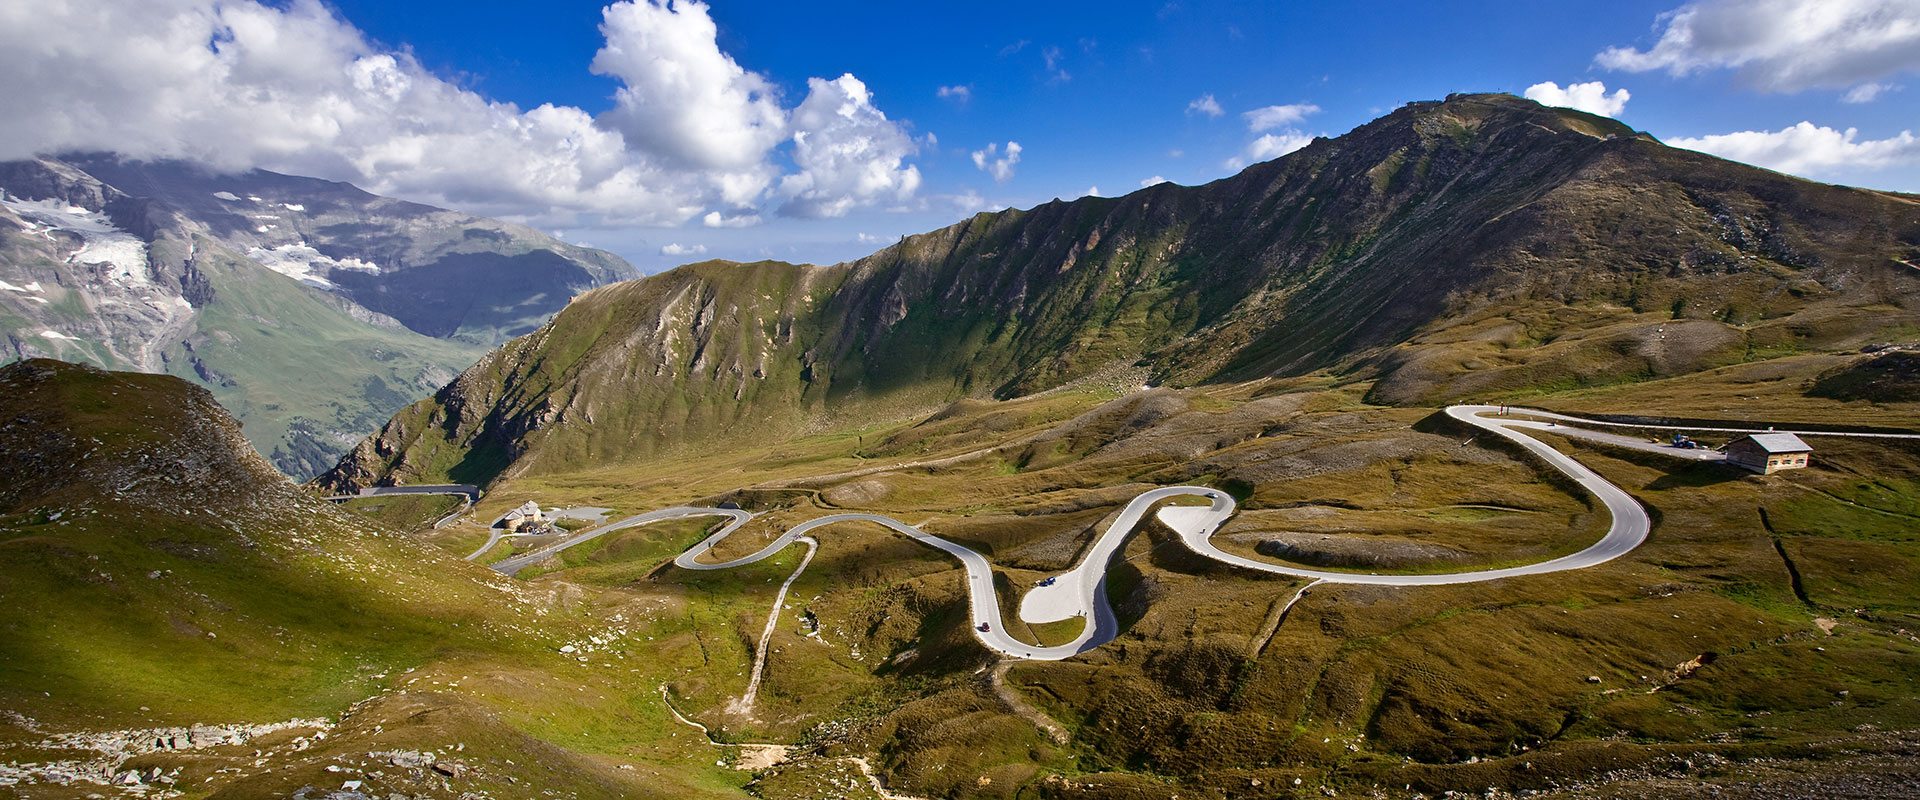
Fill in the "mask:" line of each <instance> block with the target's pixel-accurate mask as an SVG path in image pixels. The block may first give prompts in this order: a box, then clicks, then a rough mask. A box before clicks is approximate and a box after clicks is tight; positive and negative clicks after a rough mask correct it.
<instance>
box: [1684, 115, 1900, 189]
mask: <svg viewBox="0 0 1920 800" xmlns="http://www.w3.org/2000/svg"><path fill="white" fill-rule="evenodd" d="M1667 144H1670V145H1673V146H1674V147H1684V148H1687V149H1689V150H1698V151H1700V152H1702V153H1711V154H1713V155H1716V156H1720V157H1721V158H1728V159H1732V160H1734V161H1743V162H1746V163H1748V164H1753V165H1756V166H1761V167H1766V168H1768V169H1772V170H1778V171H1780V172H1790V173H1793V174H1795V175H1807V176H1817V175H1823V174H1833V173H1835V172H1838V171H1845V170H1856V169H1877V168H1881V167H1889V166H1894V165H1900V164H1920V138H1915V137H1914V135H1913V132H1912V131H1901V132H1900V134H1899V135H1897V136H1892V137H1888V138H1886V139H1868V140H1864V141H1863V140H1861V139H1860V138H1859V131H1857V130H1855V129H1853V128H1848V129H1846V130H1844V131H1841V130H1835V129H1833V128H1828V127H1825V126H1821V125H1815V124H1813V123H1811V122H1802V123H1799V124H1797V125H1794V126H1792V127H1788V128H1783V129H1781V130H1777V131H1739V132H1736V133H1722V134H1715V135H1711V136H1700V137H1680V138H1674V139H1668V140H1667Z"/></svg>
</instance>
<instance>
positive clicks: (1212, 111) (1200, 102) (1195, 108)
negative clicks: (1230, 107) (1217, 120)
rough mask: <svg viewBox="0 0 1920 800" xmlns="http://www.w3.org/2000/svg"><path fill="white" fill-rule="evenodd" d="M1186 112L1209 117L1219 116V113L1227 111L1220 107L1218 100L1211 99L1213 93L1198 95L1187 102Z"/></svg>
mask: <svg viewBox="0 0 1920 800" xmlns="http://www.w3.org/2000/svg"><path fill="white" fill-rule="evenodd" d="M1187 113H1188V114H1204V115H1206V116H1209V117H1219V116H1220V115H1222V114H1225V113H1227V112H1226V109H1223V108H1221V107H1220V101H1218V100H1215V99H1213V95H1211V94H1203V95H1200V96H1199V97H1198V98H1196V99H1195V100H1194V101H1193V102H1191V103H1188V104H1187Z"/></svg>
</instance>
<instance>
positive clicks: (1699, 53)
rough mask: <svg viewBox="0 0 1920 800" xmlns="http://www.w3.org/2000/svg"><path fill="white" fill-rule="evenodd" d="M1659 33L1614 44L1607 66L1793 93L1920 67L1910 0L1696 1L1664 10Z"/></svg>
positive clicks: (1919, 6)
mask: <svg viewBox="0 0 1920 800" xmlns="http://www.w3.org/2000/svg"><path fill="white" fill-rule="evenodd" d="M1656 25H1657V26H1658V27H1659V28H1660V38H1659V40H1658V41H1656V42H1654V44H1653V46H1651V47H1649V48H1647V49H1645V50H1641V49H1637V48H1633V47H1610V48H1607V49H1605V50H1602V51H1601V52H1600V53H1599V55H1597V56H1595V57H1594V61H1595V63H1597V64H1599V65H1600V66H1602V67H1606V68H1608V69H1618V70H1626V71H1629V72H1647V71H1652V70H1665V71H1666V72H1668V73H1669V74H1672V75H1687V74H1691V73H1694V72H1699V71H1701V70H1709V69H1733V70H1736V71H1737V74H1738V75H1739V76H1740V78H1741V79H1742V80H1743V81H1745V82H1746V83H1747V84H1748V85H1751V86H1753V87H1755V88H1758V89H1762V90H1765V91H1775V92H1794V91H1800V90H1802V89H1809V88H1814V87H1827V88H1839V87H1847V86H1856V85H1859V84H1861V83H1865V82H1869V81H1873V80H1875V79H1878V78H1883V77H1886V76H1889V75H1894V74H1898V73H1902V72H1910V71H1913V70H1916V69H1920V3H1915V2H1913V0H1697V2H1692V3H1687V4H1686V5H1683V6H1681V7H1679V8H1677V9H1674V10H1672V11H1669V12H1667V13H1665V14H1662V15H1660V17H1659V19H1658V21H1657V22H1656Z"/></svg>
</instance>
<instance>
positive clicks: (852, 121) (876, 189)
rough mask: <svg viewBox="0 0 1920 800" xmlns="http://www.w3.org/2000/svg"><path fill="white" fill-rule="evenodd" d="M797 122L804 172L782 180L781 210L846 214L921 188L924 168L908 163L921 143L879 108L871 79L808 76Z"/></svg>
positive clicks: (797, 159) (796, 158)
mask: <svg viewBox="0 0 1920 800" xmlns="http://www.w3.org/2000/svg"><path fill="white" fill-rule="evenodd" d="M793 128H794V132H793V163H794V165H795V166H797V167H799V168H800V171H799V172H798V173H796V174H793V175H789V176H787V177H786V178H784V179H782V180H781V182H780V192H781V194H783V195H785V196H786V197H787V201H786V203H785V204H784V205H782V206H781V207H780V213H782V214H786V215H788V216H796V217H814V218H819V217H840V216H845V215H846V213H847V212H848V211H850V210H852V209H853V207H854V206H859V205H868V204H871V203H874V202H876V201H879V200H895V201H900V200H905V199H907V198H909V197H912V196H913V193H914V192H915V191H916V190H918V189H919V188H920V169H919V168H918V167H914V166H911V165H907V164H906V163H905V162H906V159H907V157H908V156H910V155H913V154H914V153H917V152H919V145H918V144H916V143H915V142H914V140H913V137H912V136H910V135H908V134H907V132H906V131H905V130H904V129H902V128H901V127H900V124H899V123H896V122H893V121H891V120H889V119H887V115H886V114H884V113H882V112H881V111H880V109H878V108H876V107H874V105H873V95H872V93H870V92H868V91H867V85H866V84H864V83H861V82H860V79H858V78H855V77H853V75H851V74H848V75H841V76H840V77H838V78H835V79H834V80H830V81H828V80H821V79H819V78H812V79H810V80H808V81H807V99H806V100H805V101H804V102H802V103H801V104H800V107H799V108H796V109H794V111H793Z"/></svg>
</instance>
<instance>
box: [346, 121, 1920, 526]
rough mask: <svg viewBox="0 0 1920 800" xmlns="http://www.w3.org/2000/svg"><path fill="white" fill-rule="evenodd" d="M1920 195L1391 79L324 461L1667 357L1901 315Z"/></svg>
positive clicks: (1467, 376)
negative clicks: (1013, 401) (1083, 393)
mask: <svg viewBox="0 0 1920 800" xmlns="http://www.w3.org/2000/svg"><path fill="white" fill-rule="evenodd" d="M1916 252H1920V202H1916V201H1915V199H1914V198H1910V197H1906V196H1900V195H1889V194H1885V193H1879V192H1870V191H1865V190H1858V189H1849V188H1844V187H1834V186H1825V185H1820V184H1814V183H1810V182H1807V181H1802V180H1798V179H1794V178H1790V177H1787V176H1783V175H1778V174H1775V173H1771V172H1767V171H1764V170H1759V169H1754V168H1751V167H1746V166H1742V165H1738V164H1733V163H1730V162H1725V161H1721V160H1718V159H1714V158H1711V157H1708V156H1704V155H1701V154H1698V153H1693V152H1690V151H1684V150H1676V149H1672V148H1669V147H1666V146H1664V145H1661V144H1660V143H1659V142H1657V141H1654V140H1653V139H1651V138H1650V137H1647V136H1645V135H1644V134H1638V133H1635V132H1634V131H1632V130H1630V129H1627V128H1626V127H1624V126H1622V125H1620V124H1619V123H1617V122H1614V121H1612V120H1607V119H1604V118H1600V117H1594V116H1590V115H1586V114H1582V113H1579V112H1575V111H1569V110H1565V109H1550V108H1544V107H1541V106H1539V105H1537V104H1534V103H1532V102H1529V101H1525V100H1520V99H1518V98H1513V97H1509V96H1504V95H1458V96H1454V97H1450V98H1449V99H1447V100H1446V101H1444V102H1429V103H1414V104H1410V105H1408V106H1406V107H1404V108H1402V109H1400V110H1398V111H1395V112H1394V113H1392V114H1389V115H1388V116H1386V117H1383V118H1381V119H1379V120H1376V121H1374V122H1372V123H1369V124H1367V125H1364V126H1361V127H1360V128H1357V129H1355V130H1354V131H1353V132H1351V133H1349V134H1347V135H1345V136H1342V137H1340V138H1338V139H1334V140H1317V141H1315V142H1314V143H1313V144H1311V145H1309V146H1308V147H1306V148H1305V149H1303V150H1301V151H1298V152H1296V153H1294V154H1291V155H1289V156H1287V157H1285V158H1282V159H1279V160H1277V161H1273V162H1269V163H1265V164H1259V165H1255V166H1253V167H1250V168H1249V169H1247V170H1246V171H1244V172H1242V173H1240V174H1239V175H1236V176H1233V177H1231V178H1227V179H1223V180H1220V181H1216V182H1214V183H1210V184H1207V185H1205V186H1198V187H1178V186H1169V185H1161V186H1155V187H1152V188H1148V189H1145V190H1142V191H1139V192H1135V193H1133V194H1131V195H1128V196H1126V197H1122V198H1114V199H1108V198H1083V199H1081V200H1077V201H1074V202H1070V203H1069V202H1059V201H1055V202H1052V203H1048V204H1046V205H1042V206H1039V207H1037V208H1033V209H1029V210H1016V211H1005V212H999V213H994V214H980V215H977V216H975V217H973V218H972V219H969V220H967V221H965V222H962V223H959V224H957V225H954V226H951V227H948V228H945V229H942V230H938V231H933V232H931V233H927V234H922V235H918V236H910V237H907V238H905V239H903V240H902V241H901V242H899V243H898V244H896V245H894V246H892V247H889V248H886V249H884V250H881V251H880V252H877V253H875V254H873V255H871V256H869V257H867V258H864V259H861V260H858V261H854V262H850V263H847V264H840V265H836V266H832V267H824V268H819V267H802V266H793V265H786V264H772V263H760V264H747V265H736V264H728V263H723V262H708V263H702V264H695V265H689V266H687V267H682V268H680V269H678V270H674V271H672V272H669V273H666V274H662V275H657V276H652V277H649V278H646V279H643V280H640V281H635V282H630V283H625V284H620V285H616V286H613V287H608V288H604V289H601V290H597V291H595V292H592V293H589V294H587V295H584V296H582V297H581V298H580V299H579V300H578V301H576V302H575V303H574V304H573V305H572V306H570V307H569V308H568V309H567V310H565V311H563V312H562V313H561V314H560V315H559V316H558V317H557V318H556V319H555V320H554V322H553V323H551V324H549V325H548V326H546V327H544V328H542V329H541V330H540V331H538V332H536V333H534V334H532V335H530V336H528V337H525V338H523V339H519V340H516V341H514V342H512V343H510V344H508V345H507V346H506V347H504V348H502V349H501V350H500V351H499V352H497V353H495V354H494V355H492V356H490V357H488V358H487V359H486V360H484V361H482V362H481V363H480V364H478V365H476V366H475V367H474V368H473V369H472V370H470V371H469V372H468V373H466V374H465V375H463V376H461V378H460V379H459V380H457V381H455V382H454V383H453V384H452V385H450V386H448V387H447V388H445V389H443V390H442V391H441V392H440V393H439V394H438V395H436V396H435V397H434V398H433V399H431V400H428V401H423V402H422V403H420V404H417V405H415V406H413V407H411V408H409V409H407V410H405V411H403V412H401V413H400V414H399V415H398V416H396V417H395V418H394V419H393V421H391V422H390V423H389V424H388V425H387V426H386V428H384V429H383V430H382V431H381V432H380V433H379V434H378V435H376V436H375V437H373V438H371V439H369V440H367V441H366V442H364V443H362V444H361V445H360V446H359V447H358V448H356V449H355V451H354V452H353V453H352V454H350V455H349V456H348V458H347V459H346V460H344V461H343V462H342V463H341V464H340V466H339V467H338V468H337V469H335V470H334V471H333V472H331V473H329V474H328V475H327V476H325V477H324V478H323V482H324V483H326V484H327V485H329V486H333V487H337V488H339V487H351V486H359V485H367V484H371V483H378V482H385V481H426V480H438V479H443V478H449V477H451V478H454V479H458V480H463V481H480V482H484V481H486V480H489V479H491V478H493V477H495V476H497V475H500V474H502V473H503V471H506V470H513V471H514V472H516V473H537V472H541V471H555V470H562V469H566V468H568V467H569V466H577V465H579V464H581V463H583V462H584V461H586V460H595V459H623V458H638V457H643V456H647V455H650V454H657V453H662V452H670V451H674V450H675V449H677V448H682V447H686V446H689V445H690V444H692V443H697V446H698V447H701V448H712V447H716V446H721V445H722V444H723V443H725V442H728V441H743V440H760V439H764V438H765V437H769V436H773V437H778V436H784V435H790V434H792V433H795V432H799V431H804V430H813V429H821V428H834V427H851V426H858V425H860V424H863V423H865V422H868V421H872V420H877V419H894V418H899V417H901V416H903V415H905V414H906V413H908V412H910V411H913V410H920V409H926V408H930V407H933V406H936V405H938V404H940V403H944V402H946V401H950V400H953V399H955V398H959V397H967V396H975V397H1010V396H1018V395H1024V394H1029V393H1032V392H1036V391H1041V390H1046V389H1049V388H1053V387H1057V386H1061V385H1063V384H1066V383H1069V382H1072V381H1075V380H1079V379H1086V378H1090V377H1096V376H1101V375H1114V374H1118V373H1116V372H1115V371H1116V370H1127V369H1130V368H1136V367H1137V368H1138V369H1140V370H1142V371H1144V373H1145V374H1146V375H1147V376H1148V377H1149V379H1151V380H1153V381H1156V382H1171V383H1174V384H1182V385H1185V384H1195V383H1202V382H1209V381H1219V380H1234V379H1245V378H1251V377H1261V376H1287V375H1301V374H1307V373H1312V372H1315V371H1331V372H1332V373H1334V374H1337V375H1340V376H1344V377H1346V378H1349V379H1371V380H1376V381H1377V382H1376V384H1375V385H1374V388H1373V392H1372V394H1371V395H1370V399H1373V400H1375V401H1378V402H1387V403H1413V404H1432V403H1439V402H1443V401H1446V400H1449V399H1455V398H1461V397H1474V396H1487V395H1490V394H1502V395H1512V396H1521V395H1525V394H1527V393H1529V392H1536V391H1544V390H1551V389H1562V388H1569V387H1573V386H1578V385H1584V384H1607V383H1614V382H1621V381H1633V380H1641V379H1646V378H1653V377H1660V376H1667V375H1676V374H1684V373H1688V372H1692V371H1697V370H1701V369H1706V368H1711V367H1716V366H1723V365H1727V364H1732V363H1738V362H1742V361H1745V360H1750V359H1754V358H1764V357H1768V356H1770V355H1777V354H1783V353H1790V352H1796V351H1800V350H1823V349H1825V350H1833V349H1843V348H1849V347H1858V346H1860V345H1862V344H1865V343H1867V342H1869V341H1874V340H1875V339H1876V337H1882V336H1888V335H1897V334H1899V332H1901V331H1910V330H1912V329H1913V328H1914V327H1915V326H1917V325H1920V273H1916V272H1914V271H1913V270H1912V269H1911V268H1910V267H1908V266H1906V265H1905V264H1904V263H1902V262H1903V261H1905V260H1911V259H1912V258H1913V257H1914V255H1915V254H1916Z"/></svg>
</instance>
